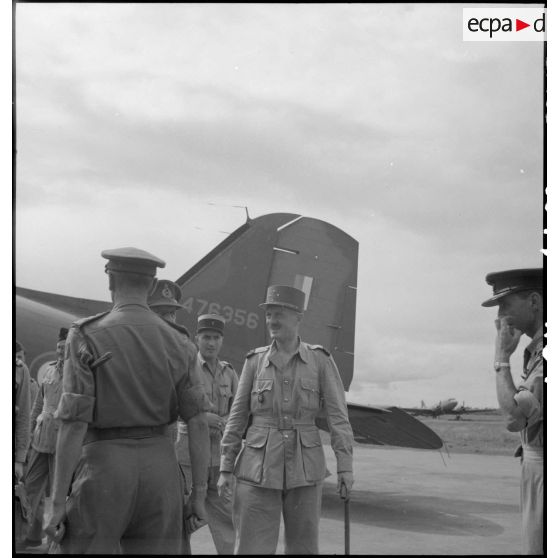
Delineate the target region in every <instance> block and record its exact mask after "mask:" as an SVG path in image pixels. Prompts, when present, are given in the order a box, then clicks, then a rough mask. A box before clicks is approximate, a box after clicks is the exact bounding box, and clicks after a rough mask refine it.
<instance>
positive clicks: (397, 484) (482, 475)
mask: <svg viewBox="0 0 558 558" xmlns="http://www.w3.org/2000/svg"><path fill="white" fill-rule="evenodd" d="M424 422H425V423H426V424H428V426H430V427H431V428H432V429H433V430H434V431H435V432H437V433H438V435H439V436H440V437H441V438H442V439H443V440H444V441H445V442H446V447H447V449H448V450H449V455H448V451H446V450H445V449H444V450H442V451H426V450H409V449H396V448H392V447H389V448H388V447H378V446H364V445H360V444H359V445H357V447H356V448H355V451H354V458H355V478H356V482H355V487H354V494H353V498H352V500H351V503H350V515H351V554H388V555H389V554H392V555H393V554H409V555H412V554H414V555H420V554H422V555H460V554H461V555H463V554H467V555H496V554H503V555H506V554H507V555H510V554H519V553H520V552H521V546H520V542H521V541H520V512H519V475H520V470H519V467H520V465H519V460H518V459H515V458H513V457H512V455H513V451H514V450H515V447H516V446H517V442H518V436H517V435H513V434H509V433H507V432H506V430H505V426H504V422H503V418H502V417H501V416H500V415H499V414H495V415H487V416H484V415H483V416H481V415H476V416H475V417H474V418H473V415H468V416H466V417H462V418H461V420H459V421H456V420H454V418H452V417H451V418H446V417H442V418H438V419H424ZM326 457H327V462H328V468H329V470H330V471H335V470H336V467H335V459H334V457H333V452H332V451H331V449H330V448H326ZM335 484H336V475H332V476H331V477H329V478H328V479H326V481H325V483H324V496H323V506H322V520H321V522H320V553H322V554H343V553H344V523H343V518H344V507H343V503H342V502H341V500H339V498H338V497H337V495H336V493H335ZM277 550H278V554H282V553H284V547H283V543H282V541H280V542H279V547H278V549H277ZM192 552H193V553H194V554H196V553H201V554H215V547H214V546H213V543H212V541H211V536H210V534H209V529H208V528H207V527H204V528H203V529H201V530H200V531H198V532H197V533H195V534H194V535H193V537H192Z"/></svg>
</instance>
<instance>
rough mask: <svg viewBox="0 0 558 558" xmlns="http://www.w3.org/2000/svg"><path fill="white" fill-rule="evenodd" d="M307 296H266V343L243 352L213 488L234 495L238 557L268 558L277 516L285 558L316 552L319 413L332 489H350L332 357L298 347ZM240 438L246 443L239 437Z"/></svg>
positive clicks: (348, 449)
mask: <svg viewBox="0 0 558 558" xmlns="http://www.w3.org/2000/svg"><path fill="white" fill-rule="evenodd" d="M304 300H305V294H304V292H302V291H301V290H299V289H295V288H293V287H289V286H283V285H274V286H270V287H269V288H268V290H267V297H266V301H265V302H264V303H263V304H262V305H261V306H263V307H264V308H265V311H266V324H267V327H268V329H269V334H270V336H271V339H272V343H271V345H269V346H266V347H260V348H258V349H255V350H253V351H251V352H249V353H248V355H247V357H246V361H245V363H244V368H243V370H242V374H241V376H240V381H239V384H238V391H237V393H236V397H235V399H234V402H233V406H232V409H231V413H230V416H229V420H228V422H227V426H226V428H225V433H224V435H223V440H222V442H221V454H222V456H221V475H220V478H219V483H218V487H219V491H220V492H221V493H223V494H227V493H229V492H230V491H231V490H232V476H233V473H234V476H235V477H236V487H235V494H234V506H233V514H234V525H235V533H236V540H235V553H236V554H274V553H275V551H276V549H277V541H278V536H279V524H280V518H281V513H282V514H283V520H284V525H285V552H286V553H287V554H318V553H319V551H318V524H319V518H320V509H321V494H322V481H323V480H324V478H325V476H326V464H325V456H324V451H323V448H322V442H321V438H320V433H319V431H318V428H317V427H316V424H315V418H316V415H317V414H318V412H319V411H320V409H323V410H324V411H325V414H326V416H327V420H328V424H329V427H330V431H331V447H332V448H333V451H334V452H335V456H336V458H337V474H338V490H339V491H340V490H341V487H342V486H343V485H344V486H345V487H346V489H347V494H349V493H350V490H351V487H352V484H353V473H352V445H353V433H352V430H351V426H350V423H349V418H348V413H347V405H346V402H345V393H344V390H343V384H342V381H341V378H340V376H339V371H338V370H337V367H336V365H335V362H334V361H333V359H332V357H331V356H330V354H329V353H328V352H327V351H326V350H325V349H324V348H323V347H321V346H320V345H309V344H308V343H304V342H303V341H301V339H300V337H299V335H298V331H299V327H300V322H301V320H302V315H303V312H304ZM250 418H251V419H252V420H251V425H250V426H249V428H248V430H247V432H246V441H245V443H244V445H243V444H242V437H243V434H244V432H245V430H246V427H247V426H248V421H249V419H250Z"/></svg>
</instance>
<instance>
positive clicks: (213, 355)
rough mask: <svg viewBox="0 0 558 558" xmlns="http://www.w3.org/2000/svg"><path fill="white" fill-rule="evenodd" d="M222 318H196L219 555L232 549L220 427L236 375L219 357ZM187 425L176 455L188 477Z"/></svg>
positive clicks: (210, 503)
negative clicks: (221, 486)
mask: <svg viewBox="0 0 558 558" xmlns="http://www.w3.org/2000/svg"><path fill="white" fill-rule="evenodd" d="M224 331H225V320H224V318H222V317H221V316H218V315H216V314H204V315H202V316H199V317H198V325H197V332H196V344H197V346H198V364H199V367H200V370H201V375H202V378H203V380H204V384H205V394H206V396H207V397H208V399H209V402H210V405H211V407H210V412H208V413H207V421H208V424H209V436H210V446H211V449H210V463H209V469H208V473H207V476H208V481H207V498H206V500H205V505H206V510H207V521H208V523H209V530H210V531H211V536H212V538H213V542H214V544H215V548H216V549H217V553H218V554H232V553H233V552H234V527H233V520H232V498H231V495H230V494H226V495H223V498H220V497H219V493H218V491H217V481H218V480H219V463H220V458H221V452H220V446H221V438H222V436H223V430H224V427H225V424H226V422H227V419H228V416H229V412H230V408H231V405H232V402H233V399H234V396H235V394H236V390H237V386H238V376H237V374H236V371H235V370H234V368H233V367H232V366H231V364H229V363H228V362H226V361H224V360H219V352H220V350H221V347H222V346H223V334H224ZM188 446H189V444H188V427H187V425H185V424H184V423H183V422H182V421H179V422H178V440H177V444H176V449H177V455H178V458H179V462H180V465H181V467H182V468H183V469H184V471H185V476H186V477H187V478H189V477H190V476H191V473H190V462H189V459H188V455H189V452H188Z"/></svg>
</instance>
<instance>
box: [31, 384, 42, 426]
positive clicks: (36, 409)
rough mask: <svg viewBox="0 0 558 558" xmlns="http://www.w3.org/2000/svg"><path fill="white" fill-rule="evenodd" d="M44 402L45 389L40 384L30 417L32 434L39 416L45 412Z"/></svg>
mask: <svg viewBox="0 0 558 558" xmlns="http://www.w3.org/2000/svg"><path fill="white" fill-rule="evenodd" d="M43 404H44V391H43V386H40V387H39V389H38V391H37V396H36V397H35V401H34V403H33V407H32V411H31V419H30V432H31V436H32V435H33V430H34V429H35V426H36V423H37V417H38V416H39V415H40V414H41V413H42V412H43Z"/></svg>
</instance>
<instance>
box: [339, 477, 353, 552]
mask: <svg viewBox="0 0 558 558" xmlns="http://www.w3.org/2000/svg"><path fill="white" fill-rule="evenodd" d="M341 499H342V500H344V501H345V554H350V553H351V518H350V514H349V511H350V509H349V503H350V497H349V496H348V495H347V487H346V486H345V483H343V484H342V485H341Z"/></svg>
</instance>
